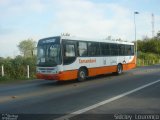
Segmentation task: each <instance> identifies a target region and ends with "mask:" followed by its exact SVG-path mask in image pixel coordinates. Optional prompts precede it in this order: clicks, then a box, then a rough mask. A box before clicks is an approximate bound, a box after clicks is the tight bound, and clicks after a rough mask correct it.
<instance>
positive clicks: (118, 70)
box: [116, 64, 123, 75]
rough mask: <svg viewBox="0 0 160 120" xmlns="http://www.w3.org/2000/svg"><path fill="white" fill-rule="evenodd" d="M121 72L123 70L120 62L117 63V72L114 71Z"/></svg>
mask: <svg viewBox="0 0 160 120" xmlns="http://www.w3.org/2000/svg"><path fill="white" fill-rule="evenodd" d="M122 72H123V67H122V64H118V65H117V72H116V74H117V75H120V74H122Z"/></svg>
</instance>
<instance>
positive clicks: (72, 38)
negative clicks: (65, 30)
mask: <svg viewBox="0 0 160 120" xmlns="http://www.w3.org/2000/svg"><path fill="white" fill-rule="evenodd" d="M52 38H56V39H57V38H59V39H66V40H73V41H92V42H104V43H117V44H128V45H134V43H132V42H125V41H116V40H115V41H113V40H107V39H95V38H93V39H92V38H82V37H74V36H53V37H48V38H43V39H40V40H39V42H42V41H44V40H47V39H52Z"/></svg>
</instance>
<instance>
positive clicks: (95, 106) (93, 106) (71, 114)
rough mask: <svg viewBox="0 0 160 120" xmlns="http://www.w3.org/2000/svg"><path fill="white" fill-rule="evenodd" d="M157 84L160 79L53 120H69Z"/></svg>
mask: <svg viewBox="0 0 160 120" xmlns="http://www.w3.org/2000/svg"><path fill="white" fill-rule="evenodd" d="M158 82H160V79H159V80H157V81H154V82H151V83H148V84H146V85H143V86H141V87H138V88H136V89H133V90H131V91H128V92H125V93H122V94H120V95H117V96H115V97H112V98H110V99H106V100H104V101H102V102H99V103H97V104H94V105H91V106H89V107H86V108H83V109H80V110H77V111H75V112H72V113H70V114H68V115H64V116H62V117H59V118H56V119H54V120H69V118H71V117H74V116H77V115H79V114H82V113H85V112H87V111H89V110H92V109H95V108H97V107H99V106H102V105H104V104H107V103H110V102H112V101H115V100H117V99H120V98H122V97H125V96H127V95H129V94H132V93H134V92H137V91H139V90H141V89H143V88H146V87H148V86H151V85H153V84H156V83H158Z"/></svg>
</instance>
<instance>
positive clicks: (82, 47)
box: [78, 42, 88, 57]
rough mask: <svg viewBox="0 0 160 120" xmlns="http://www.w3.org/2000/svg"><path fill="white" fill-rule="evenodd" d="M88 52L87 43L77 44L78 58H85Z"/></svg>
mask: <svg viewBox="0 0 160 120" xmlns="http://www.w3.org/2000/svg"><path fill="white" fill-rule="evenodd" d="M87 54H88V50H87V42H79V43H78V55H79V56H80V57H83V56H87Z"/></svg>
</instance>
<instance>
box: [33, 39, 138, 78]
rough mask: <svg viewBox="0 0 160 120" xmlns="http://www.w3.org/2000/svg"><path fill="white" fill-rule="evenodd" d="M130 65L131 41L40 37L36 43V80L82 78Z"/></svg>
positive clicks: (122, 69)
mask: <svg viewBox="0 0 160 120" xmlns="http://www.w3.org/2000/svg"><path fill="white" fill-rule="evenodd" d="M134 67H136V57H135V55H134V43H129V42H121V41H110V40H100V39H81V38H76V37H70V36H56V37H49V38H44V39H41V40H39V42H38V45H37V70H36V71H37V73H36V76H37V78H39V79H46V80H73V79H77V80H78V81H83V80H85V79H86V77H90V76H96V75H100V74H106V73H117V74H121V73H122V71H125V70H129V69H132V68H134Z"/></svg>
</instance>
